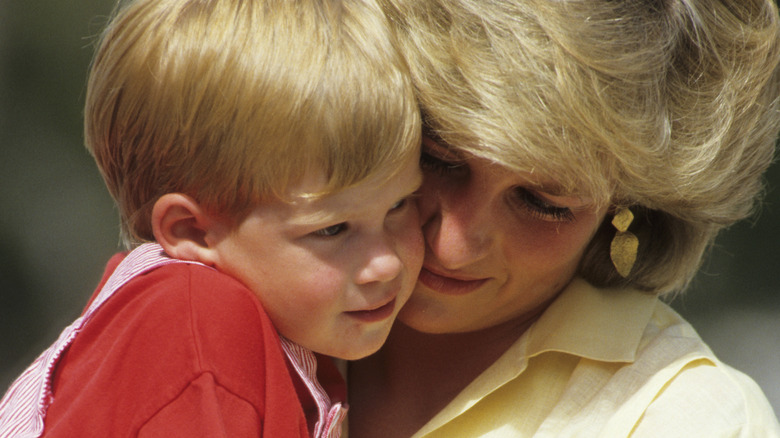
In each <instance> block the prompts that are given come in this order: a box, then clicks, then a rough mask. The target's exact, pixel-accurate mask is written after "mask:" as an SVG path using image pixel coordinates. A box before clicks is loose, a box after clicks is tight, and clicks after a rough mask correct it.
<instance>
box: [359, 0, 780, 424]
mask: <svg viewBox="0 0 780 438" xmlns="http://www.w3.org/2000/svg"><path fill="white" fill-rule="evenodd" d="M385 3H386V9H387V11H388V14H389V15H390V16H391V21H392V23H394V26H395V27H396V30H397V32H398V34H399V36H400V39H401V40H402V41H403V47H404V51H405V55H406V57H407V60H408V63H409V65H410V67H411V71H412V76H413V80H414V82H415V86H416V89H417V93H418V99H419V102H420V105H421V108H422V111H423V116H424V121H423V122H424V125H426V127H427V132H426V133H425V135H424V140H423V157H422V160H421V162H422V167H423V170H424V173H425V182H424V184H423V187H422V190H421V197H420V210H421V216H422V224H423V234H424V237H425V241H426V255H425V261H424V264H423V269H422V272H421V274H420V278H419V280H418V284H417V288H416V290H415V292H414V294H413V295H412V298H411V299H410V301H409V302H408V303H407V304H406V306H405V307H404V308H403V309H402V311H401V313H400V315H399V322H397V323H396V325H395V326H394V328H393V331H392V332H391V335H390V337H389V339H388V342H387V344H386V345H385V346H384V347H383V349H381V350H380V351H379V353H378V354H376V355H373V356H371V357H369V358H368V359H365V360H363V361H358V362H355V363H352V364H351V366H350V372H349V384H350V404H351V411H350V431H349V432H350V436H351V437H352V438H362V437H409V436H414V437H476V436H490V437H526V436H538V437H570V436H576V437H596V436H598V437H627V436H631V437H698V436H702V437H719V436H744V437H748V436H750V437H754V436H755V437H759V436H760V437H768V436H780V427H779V426H778V422H777V418H776V417H775V415H774V414H773V412H772V410H771V408H770V407H769V405H768V402H767V400H766V398H765V397H764V395H763V394H762V392H761V390H760V389H759V388H758V387H757V385H756V384H755V383H754V382H753V381H751V380H750V379H749V378H748V377H746V376H745V375H744V374H742V373H740V372H738V371H736V370H734V369H732V368H730V367H728V366H727V365H725V364H723V363H722V362H720V361H719V360H718V359H717V358H716V357H715V356H714V355H713V354H712V352H711V351H710V350H709V348H708V347H707V346H706V345H705V344H704V343H703V341H702V340H701V339H700V338H699V337H698V335H697V334H696V332H695V331H694V329H693V328H692V327H691V326H690V325H689V324H688V323H687V322H686V321H684V320H683V319H682V318H681V317H680V316H679V315H677V314H676V313H675V312H674V311H672V310H671V309H670V308H669V307H668V306H667V305H666V304H664V303H663V302H662V301H661V300H659V297H661V296H663V295H666V294H671V293H677V292H681V291H683V290H684V289H685V287H686V285H687V284H688V283H689V282H690V280H691V278H692V277H693V275H694V274H695V272H696V271H697V269H698V267H699V265H700V263H701V261H702V258H703V256H704V254H705V253H706V250H707V248H708V247H709V246H710V245H711V244H712V242H713V239H714V238H715V236H716V235H717V234H718V232H719V231H720V230H722V229H723V228H724V227H726V226H728V225H731V224H732V223H734V222H735V221H738V220H740V219H742V218H745V217H747V216H749V215H750V214H751V212H753V210H754V207H755V205H756V202H757V197H758V195H759V193H760V192H761V189H762V186H761V177H762V174H763V173H764V171H765V170H766V168H767V167H768V166H769V164H770V162H771V161H772V157H773V152H774V143H775V138H776V135H777V132H778V126H779V123H778V120H780V115H779V114H778V108H777V98H778V75H777V65H778V60H780V41H779V40H778V38H779V36H778V35H779V34H778V29H779V27H778V11H777V8H776V6H775V4H774V3H773V2H772V1H770V0H665V1H660V0H658V1H649V0H624V1H608V0H589V1H580V0H561V1H550V0H513V1H484V0H447V1H444V0H440V1H435V0H386V1H385Z"/></svg>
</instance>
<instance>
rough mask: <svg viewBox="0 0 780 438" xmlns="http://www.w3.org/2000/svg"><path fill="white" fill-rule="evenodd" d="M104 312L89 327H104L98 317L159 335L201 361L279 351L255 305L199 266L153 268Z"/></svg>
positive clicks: (234, 284) (236, 285)
mask: <svg viewBox="0 0 780 438" xmlns="http://www.w3.org/2000/svg"><path fill="white" fill-rule="evenodd" d="M103 307H104V308H102V309H100V311H98V312H97V313H96V314H95V315H94V317H93V319H94V320H95V321H93V322H92V323H95V324H96V325H102V324H101V320H100V318H101V317H102V318H103V319H106V320H109V321H111V323H113V324H118V325H119V326H120V327H121V326H122V325H128V326H129V325H132V326H134V327H135V328H134V331H140V332H141V333H148V334H149V336H153V333H154V332H155V331H157V332H159V333H160V334H164V335H165V336H175V337H179V341H181V342H184V343H191V344H194V346H195V348H197V349H198V350H199V353H200V354H201V355H203V356H205V357H204V359H206V358H209V357H210V353H211V354H213V355H216V356H220V355H222V354H226V353H227V352H232V354H229V355H228V356H232V357H230V358H228V359H229V360H231V361H236V360H239V357H245V356H252V351H255V350H258V349H259V348H258V346H260V345H263V344H270V345H276V346H279V345H280V342H279V338H278V335H277V332H276V330H275V329H274V326H273V324H272V322H271V320H270V319H269V317H268V315H267V313H266V312H265V310H264V309H263V306H262V304H261V303H260V301H259V299H258V298H257V297H256V296H255V295H254V294H253V293H252V292H251V291H250V290H249V289H248V288H247V287H246V286H244V285H243V284H242V283H240V282H239V281H237V280H235V279H234V278H232V277H230V276H228V275H226V274H224V273H222V272H219V271H217V270H215V269H213V268H210V267H207V266H203V265H200V264H192V263H171V264H168V265H164V266H160V267H157V268H155V269H153V270H151V271H149V272H147V273H144V274H142V275H139V276H137V277H135V278H133V279H132V280H130V281H128V282H127V283H126V284H124V285H123V286H122V287H121V288H119V289H118V290H117V291H116V292H115V294H114V296H112V297H111V298H110V299H109V300H108V301H107V302H106V303H104V305H103ZM101 314H102V315H101ZM212 349H217V350H228V351H227V352H226V351H221V352H220V351H212ZM237 356H239V357H237ZM255 359H257V358H255Z"/></svg>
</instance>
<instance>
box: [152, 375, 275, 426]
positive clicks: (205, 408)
mask: <svg viewBox="0 0 780 438" xmlns="http://www.w3.org/2000/svg"><path fill="white" fill-rule="evenodd" d="M261 425H262V423H261V421H260V418H259V416H258V415H257V411H256V410H255V408H254V406H252V404H251V403H249V402H247V401H246V400H243V399H241V398H240V397H239V396H238V395H236V394H233V393H231V392H230V391H228V390H227V389H225V388H224V387H222V386H221V385H219V384H218V383H217V382H216V381H215V380H214V376H213V375H211V374H203V375H201V376H200V377H199V378H197V379H195V380H193V381H192V382H191V383H190V384H189V386H187V388H185V389H184V391H182V393H181V394H180V395H179V396H178V397H176V398H175V399H174V400H173V401H171V403H169V404H168V405H166V406H165V407H163V408H162V409H161V410H160V411H159V412H158V413H157V414H155V415H154V416H153V417H152V418H151V419H149V421H148V422H147V423H146V424H145V425H143V426H141V429H140V430H139V431H138V438H157V437H159V438H170V437H175V436H186V437H190V438H198V437H203V438H229V437H252V436H258V431H259V430H261Z"/></svg>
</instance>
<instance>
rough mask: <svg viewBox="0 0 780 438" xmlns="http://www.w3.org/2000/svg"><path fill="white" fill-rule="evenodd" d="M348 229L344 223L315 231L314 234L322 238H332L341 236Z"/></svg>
mask: <svg viewBox="0 0 780 438" xmlns="http://www.w3.org/2000/svg"><path fill="white" fill-rule="evenodd" d="M346 229H347V224H346V223H344V222H342V223H340V224H336V225H331V226H329V227H325V228H322V229H319V230H317V231H315V232H314V233H313V234H314V235H315V236H320V237H332V236H336V235H338V234H341V232H342V231H344V230H346Z"/></svg>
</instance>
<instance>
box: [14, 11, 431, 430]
mask: <svg viewBox="0 0 780 438" xmlns="http://www.w3.org/2000/svg"><path fill="white" fill-rule="evenodd" d="M387 29H388V26H387V25H386V23H385V22H384V17H383V16H382V14H381V12H380V11H379V9H378V8H377V7H376V6H375V5H374V4H373V3H372V2H371V1H370V0H343V1H338V0H264V1H260V0H254V1H247V0H189V1H185V0H135V1H132V2H130V3H128V4H127V5H126V6H124V7H123V8H121V9H119V10H118V12H117V14H116V15H115V17H114V19H113V20H112V21H111V23H110V24H109V27H108V29H107V30H106V32H105V34H104V35H103V40H102V43H101V45H100V47H99V48H98V51H97V54H96V57H95V59H94V63H93V66H92V70H91V72H90V79H89V84H88V90H87V103H86V111H85V121H86V122H85V126H86V129H85V135H86V143H87V147H88V148H89V150H90V151H91V153H92V154H93V155H94V157H95V159H96V161H97V164H98V166H99V168H100V170H101V172H102V174H103V177H104V179H105V182H106V184H107V186H108V188H109V190H110V192H111V194H112V196H113V197H114V198H115V200H116V202H117V204H118V206H119V210H120V214H121V218H122V227H123V232H124V235H125V237H126V240H127V241H128V242H130V243H131V245H132V246H136V249H134V250H133V251H131V252H130V253H129V254H119V255H117V256H115V257H114V258H112V260H111V261H110V262H109V264H108V267H107V269H106V274H105V277H104V279H103V280H102V282H101V284H100V286H99V287H98V289H97V291H96V292H95V295H94V296H93V298H92V300H91V301H90V303H89V305H88V307H87V309H86V310H85V311H84V313H83V314H82V316H81V317H80V318H79V319H78V320H77V321H76V322H74V323H73V324H72V325H71V326H70V327H68V328H67V329H66V330H65V331H64V332H63V334H62V335H61V336H60V339H59V340H58V341H57V342H56V343H55V344H54V345H53V346H52V348H50V349H49V350H47V351H46V352H44V353H43V354H42V355H41V356H40V357H39V358H38V359H37V360H36V362H35V363H33V365H31V367H30V368H28V370H27V371H25V373H24V374H23V375H22V376H21V377H20V378H19V379H18V380H17V381H16V382H15V383H14V385H12V386H11V388H10V389H9V391H8V392H7V393H6V396H5V398H4V399H3V400H2V402H0V436H2V437H10V436H14V437H16V436H41V435H45V436H47V437H55V436H56V437H60V436H63V437H73V436H79V437H85V436H101V437H105V436H111V437H117V436H131V437H135V436H138V437H147V436H164V435H167V436H187V437H194V436H208V437H222V436H225V437H227V436H230V437H237V436H238V437H240V436H268V437H291V436H310V435H313V436H338V434H339V431H340V429H339V425H340V421H341V419H342V418H343V416H344V406H343V405H342V403H343V401H344V400H343V399H344V393H345V391H344V388H343V381H342V380H341V378H340V376H339V375H338V371H336V370H335V368H334V367H333V364H332V363H330V362H329V361H328V360H324V359H323V358H319V359H320V360H319V361H318V360H317V357H315V355H314V353H313V352H316V353H318V354H322V355H329V356H335V357H339V358H345V359H357V358H360V357H364V356H366V355H369V354H371V353H373V352H374V351H376V350H377V349H378V348H379V347H380V345H381V344H382V343H383V342H384V340H385V337H386V336H387V334H388V332H389V330H390V326H391V324H392V322H393V320H394V318H395V315H396V313H397V312H398V310H399V309H400V307H401V305H402V304H403V303H404V302H405V301H406V299H407V298H408V297H409V294H410V293H411V290H412V287H413V285H414V283H415V281H416V277H417V273H418V270H419V268H420V265H421V263H422V256H423V247H422V238H421V234H420V227H419V219H418V214H417V209H416V206H415V204H414V202H413V201H410V200H409V198H410V197H411V196H412V195H413V193H414V192H415V190H416V189H417V188H418V186H419V184H420V182H421V175H420V172H419V169H418V155H419V150H418V149H419V148H418V147H419V135H420V133H419V129H420V128H419V124H420V122H419V115H418V112H417V108H416V105H415V102H414V98H413V95H412V87H411V85H410V83H409V81H408V78H407V73H406V71H405V67H404V64H403V62H402V61H401V60H400V58H399V57H398V56H397V55H396V52H395V48H394V45H393V42H392V39H391V37H390V35H389V34H388V33H387ZM140 243H143V244H141V245H140V246H139V245H137V244H140ZM318 365H319V366H318ZM291 370H294V371H291ZM318 378H319V379H320V380H319V381H318ZM320 383H321V384H322V385H320ZM326 389H327V390H326Z"/></svg>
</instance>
